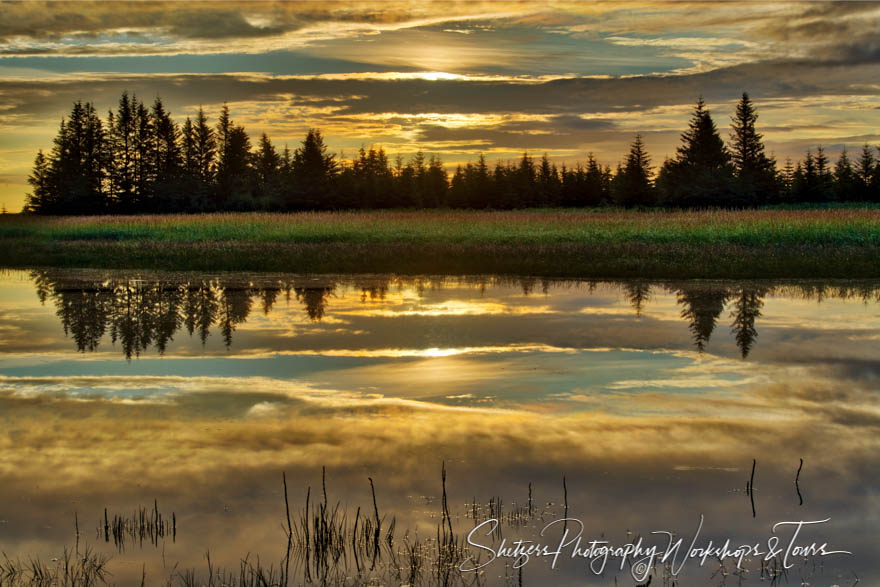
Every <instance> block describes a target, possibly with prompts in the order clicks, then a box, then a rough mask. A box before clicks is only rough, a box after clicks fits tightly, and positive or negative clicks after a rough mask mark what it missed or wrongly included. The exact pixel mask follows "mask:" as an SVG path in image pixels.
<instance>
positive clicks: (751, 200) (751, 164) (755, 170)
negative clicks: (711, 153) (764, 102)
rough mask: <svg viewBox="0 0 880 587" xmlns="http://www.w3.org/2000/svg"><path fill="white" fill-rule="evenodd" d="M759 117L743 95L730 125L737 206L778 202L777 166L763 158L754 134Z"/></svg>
mask: <svg viewBox="0 0 880 587" xmlns="http://www.w3.org/2000/svg"><path fill="white" fill-rule="evenodd" d="M757 120H758V114H757V112H756V111H755V107H754V104H753V103H752V101H751V99H750V98H749V95H748V94H747V93H746V92H743V95H742V99H741V100H740V102H739V104H737V107H736V115H735V116H734V118H733V123H732V124H731V128H732V132H731V135H730V139H731V146H730V153H731V160H732V162H733V167H734V170H735V173H736V198H735V203H736V204H739V205H750V206H754V205H759V204H768V203H772V202H774V201H776V200H777V198H778V195H779V185H778V181H777V174H776V162H775V161H774V160H773V159H771V158H770V157H767V155H765V154H764V144H763V143H762V142H761V135H760V134H759V133H758V132H757V131H756V130H755V122H756V121H757Z"/></svg>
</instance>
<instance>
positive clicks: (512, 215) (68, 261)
mask: <svg viewBox="0 0 880 587" xmlns="http://www.w3.org/2000/svg"><path fill="white" fill-rule="evenodd" d="M0 242H2V245H3V248H4V249H6V251H7V254H5V255H4V260H3V264H4V265H6V266H9V267H33V266H49V265H51V266H61V267H107V268H112V267H119V268H135V267H138V268H167V269H184V270H186V269H191V270H234V269H238V270H240V269H253V270H273V271H275V270H285V271H298V272H392V273H528V274H542V275H580V276H585V277H586V276H595V277H692V278H699V277H878V276H880V267H878V263H877V262H876V259H877V254H878V252H880V209H877V208H832V209H821V210H817V209H814V210H806V209H800V210H784V209H781V210H780V209H775V210H770V209H767V210H704V211H627V210H610V211H609V210H596V211H592V210H529V211H499V212H473V211H373V212H363V211H358V212H310V213H296V214H272V213H219V214H204V215H143V216H82V217H36V216H27V215H5V216H2V217H0Z"/></svg>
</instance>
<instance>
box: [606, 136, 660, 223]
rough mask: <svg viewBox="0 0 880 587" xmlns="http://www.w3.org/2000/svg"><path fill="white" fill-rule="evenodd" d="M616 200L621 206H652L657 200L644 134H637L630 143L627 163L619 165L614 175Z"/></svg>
mask: <svg viewBox="0 0 880 587" xmlns="http://www.w3.org/2000/svg"><path fill="white" fill-rule="evenodd" d="M613 190H614V201H615V202H616V203H617V204H618V205H620V206H627V207H632V206H650V205H652V204H654V203H655V202H656V199H657V198H656V192H655V189H654V185H653V183H652V181H651V159H650V157H648V153H647V152H646V151H645V144H644V142H642V135H641V134H637V135H636V138H635V140H634V141H633V142H632V145H630V149H629V155H627V158H626V164H625V165H624V166H623V167H622V168H621V167H620V166H618V170H617V174H616V175H615V176H614V184H613Z"/></svg>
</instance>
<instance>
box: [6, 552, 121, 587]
mask: <svg viewBox="0 0 880 587" xmlns="http://www.w3.org/2000/svg"><path fill="white" fill-rule="evenodd" d="M108 561H109V558H108V557H106V556H105V555H103V554H100V553H96V552H94V551H93V550H92V549H90V548H88V547H87V548H86V549H85V551H84V552H82V553H77V552H75V551H71V550H68V549H66V548H65V549H64V553H63V554H62V556H61V557H60V558H58V559H52V561H51V562H49V563H47V562H45V561H43V560H41V559H39V558H28V559H27V560H26V561H23V560H21V559H14V560H13V559H10V558H8V557H7V556H6V555H5V554H4V555H3V559H2V560H0V587H18V586H24V585H28V586H33V587H44V586H45V587H91V586H93V585H103V584H105V583H106V581H107V578H108V577H109V575H110V573H109V571H108V570H107V563H108Z"/></svg>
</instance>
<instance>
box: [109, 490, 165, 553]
mask: <svg viewBox="0 0 880 587" xmlns="http://www.w3.org/2000/svg"><path fill="white" fill-rule="evenodd" d="M97 537H98V539H99V540H100V539H103V540H104V542H110V541H111V539H112V542H113V545H114V546H116V548H117V550H119V552H124V551H125V548H126V546H129V545H132V544H137V545H138V546H141V547H142V546H143V545H144V542H146V543H147V544H152V545H153V546H156V547H158V546H159V542H160V541H162V540H164V539H165V538H166V537H170V538H171V540H172V542H174V541H176V540H177V515H176V514H175V513H174V512H171V519H168V518H167V517H166V516H164V515H163V514H162V513H161V512H160V511H159V503H158V501H156V500H153V507H151V508H147V507H144V506H139V507H138V509H137V510H135V511H134V512H132V513H131V514H130V515H119V514H114V515H113V517H112V518H110V517H109V516H108V515H107V508H104V519H103V520H102V522H100V523H99V525H98V530H97Z"/></svg>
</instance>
